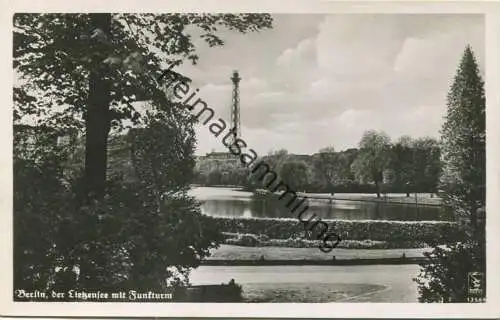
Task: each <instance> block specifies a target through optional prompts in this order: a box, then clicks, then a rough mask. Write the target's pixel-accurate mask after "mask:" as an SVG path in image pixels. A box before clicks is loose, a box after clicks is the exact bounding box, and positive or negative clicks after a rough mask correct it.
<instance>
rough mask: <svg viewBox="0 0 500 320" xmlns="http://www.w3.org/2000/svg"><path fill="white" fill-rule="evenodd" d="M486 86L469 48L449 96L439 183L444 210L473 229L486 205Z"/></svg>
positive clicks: (442, 140) (442, 137) (443, 130)
mask: <svg viewBox="0 0 500 320" xmlns="http://www.w3.org/2000/svg"><path fill="white" fill-rule="evenodd" d="M485 138H486V131H485V95H484V82H483V80H482V78H481V75H480V72H479V68H478V65H477V62H476V59H475V57H474V54H473V52H472V49H471V48H470V47H469V46H467V48H466V49H465V52H464V54H463V57H462V60H461V61H460V66H459V68H458V71H457V74H456V76H455V79H454V82H453V84H452V86H451V88H450V92H449V93H448V110H447V114H446V120H445V123H444V125H443V128H442V131H441V142H442V155H443V158H442V161H443V172H442V175H441V179H440V190H441V197H442V198H443V201H444V206H445V209H446V210H447V211H448V212H452V213H453V214H454V216H455V218H457V220H459V222H460V223H463V224H465V227H467V228H469V229H471V228H472V226H473V225H474V224H475V222H476V221H475V220H476V217H475V213H476V211H477V209H478V208H480V207H483V206H484V205H485V200H486V199H485V177H486V167H485Z"/></svg>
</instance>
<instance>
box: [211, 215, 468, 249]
mask: <svg viewBox="0 0 500 320" xmlns="http://www.w3.org/2000/svg"><path fill="white" fill-rule="evenodd" d="M209 218H210V219H214V220H215V221H216V224H217V225H218V227H219V228H220V230H221V231H223V232H229V233H240V234H255V235H264V236H267V237H269V238H271V239H289V238H294V237H300V236H301V235H303V233H304V228H303V225H302V223H300V222H299V221H298V220H295V219H256V218H225V217H209ZM323 221H324V222H326V223H327V224H328V225H329V230H331V231H333V232H335V233H336V234H338V235H339V236H340V237H341V239H342V240H372V241H386V242H393V243H404V242H407V243H426V244H430V245H434V244H436V243H437V244H444V243H450V242H455V241H456V240H457V239H458V238H459V237H460V231H459V229H458V225H457V224H456V223H454V222H447V221H386V220H323ZM318 229H319V228H318Z"/></svg>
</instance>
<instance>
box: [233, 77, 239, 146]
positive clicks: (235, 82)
mask: <svg viewBox="0 0 500 320" xmlns="http://www.w3.org/2000/svg"><path fill="white" fill-rule="evenodd" d="M231 81H232V82H233V99H232V103H231V128H235V129H234V133H235V136H234V138H235V139H236V138H240V137H241V123H240V87H239V85H240V81H241V78H240V75H239V73H238V71H237V70H235V71H233V76H232V77H231Z"/></svg>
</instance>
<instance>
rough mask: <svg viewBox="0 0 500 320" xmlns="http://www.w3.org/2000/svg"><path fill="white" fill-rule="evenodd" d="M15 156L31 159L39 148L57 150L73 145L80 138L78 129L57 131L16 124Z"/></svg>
mask: <svg viewBox="0 0 500 320" xmlns="http://www.w3.org/2000/svg"><path fill="white" fill-rule="evenodd" d="M13 135H14V141H13V144H14V156H16V157H18V158H30V157H32V156H33V155H34V152H35V150H36V148H37V147H45V148H55V147H64V146H68V145H72V144H74V143H75V141H76V140H77V138H78V131H77V130H76V129H65V130H60V129H55V128H52V127H48V126H31V125H26V124H16V125H14V128H13Z"/></svg>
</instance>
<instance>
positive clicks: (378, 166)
mask: <svg viewBox="0 0 500 320" xmlns="http://www.w3.org/2000/svg"><path fill="white" fill-rule="evenodd" d="M390 143H391V141H390V138H389V136H387V135H386V134H385V133H383V132H377V131H373V130H370V131H366V132H365V133H364V134H363V137H362V138H361V141H360V142H359V149H360V150H359V154H358V157H357V158H356V160H355V161H354V163H353V164H352V167H353V170H354V171H355V172H356V176H357V177H358V178H359V179H361V180H364V181H367V182H373V183H375V186H376V187H377V197H380V184H381V183H382V181H383V173H384V170H385V169H387V167H388V164H389V160H390V158H389V151H390Z"/></svg>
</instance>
